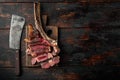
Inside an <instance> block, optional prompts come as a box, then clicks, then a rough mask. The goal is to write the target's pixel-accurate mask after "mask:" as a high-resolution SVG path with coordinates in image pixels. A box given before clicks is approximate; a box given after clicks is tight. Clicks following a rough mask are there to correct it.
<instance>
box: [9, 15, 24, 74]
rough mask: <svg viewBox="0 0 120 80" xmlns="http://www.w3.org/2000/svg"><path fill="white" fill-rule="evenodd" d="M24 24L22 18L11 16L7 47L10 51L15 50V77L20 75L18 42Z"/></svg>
mask: <svg viewBox="0 0 120 80" xmlns="http://www.w3.org/2000/svg"><path fill="white" fill-rule="evenodd" d="M24 24H25V18H24V17H21V16H18V15H12V19H11V24H10V34H9V47H10V48H11V49H14V50H16V55H15V61H16V62H15V72H16V75H17V76H19V75H20V40H21V33H22V30H23V26H24Z"/></svg>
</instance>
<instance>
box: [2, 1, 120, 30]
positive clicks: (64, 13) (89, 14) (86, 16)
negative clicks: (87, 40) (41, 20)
mask: <svg viewBox="0 0 120 80" xmlns="http://www.w3.org/2000/svg"><path fill="white" fill-rule="evenodd" d="M119 4H120V3H110V4H101V5H81V4H80V3H42V4H41V7H42V9H41V14H47V15H48V18H49V21H48V22H49V23H48V24H49V25H55V26H58V27H60V28H66V27H88V26H89V25H91V26H94V25H92V24H96V26H97V25H101V26H108V27H109V26H120V6H119ZM11 14H17V15H20V16H23V17H25V19H26V24H27V23H32V24H34V22H33V4H32V3H26V5H24V3H4V4H3V3H1V4H0V21H1V22H0V23H1V24H2V25H1V27H2V28H3V27H9V23H10V19H11ZM101 26H99V27H101ZM94 27H95V26H94Z"/></svg>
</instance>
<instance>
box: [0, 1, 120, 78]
mask: <svg viewBox="0 0 120 80" xmlns="http://www.w3.org/2000/svg"><path fill="white" fill-rule="evenodd" d="M1 1H3V0H1ZM4 1H5V0H4ZM24 1H26V0H24ZM70 1H73V0H70ZM75 1H77V2H79V0H75ZM80 1H81V0H80ZM92 1H93V3H92ZM92 1H91V3H90V4H86V3H85V4H81V3H69V2H68V3H67V0H66V2H63V3H59V2H58V3H54V2H53V3H47V2H46V3H42V4H41V5H42V6H41V7H42V10H41V11H42V14H47V15H48V17H49V19H48V24H47V25H53V26H58V27H59V34H58V35H59V37H58V41H59V42H58V43H59V46H60V48H61V53H60V57H61V62H60V63H59V64H58V66H54V67H53V68H50V69H48V70H44V69H40V68H27V67H26V65H25V64H26V63H25V62H26V55H25V46H24V44H25V43H24V41H22V46H21V48H22V51H21V52H22V54H21V57H22V70H23V72H22V76H21V77H15V72H14V67H15V65H14V62H15V61H14V60H15V59H14V58H15V55H14V51H13V50H10V49H9V47H8V35H9V27H10V26H9V25H10V20H11V14H17V15H20V16H23V17H25V19H26V25H27V24H28V23H32V24H33V25H34V20H33V4H32V3H0V24H1V25H0V79H1V80H16V79H18V80H24V79H26V80H27V79H29V80H104V79H106V80H114V79H115V80H120V69H119V67H120V54H119V53H120V28H119V26H120V3H119V2H118V3H117V2H116V3H104V2H101V3H100V4H97V5H96V3H94V0H92ZM97 1H98V0H97ZM101 1H102V0H101ZM107 1H109V0H107ZM110 1H113V0H110ZM114 1H115V0H114ZM73 2H74V1H73ZM24 38H25V29H24V30H23V36H22V40H23V39H24ZM6 76H8V77H6Z"/></svg>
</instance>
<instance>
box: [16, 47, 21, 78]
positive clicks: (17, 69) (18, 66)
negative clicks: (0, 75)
mask: <svg viewBox="0 0 120 80" xmlns="http://www.w3.org/2000/svg"><path fill="white" fill-rule="evenodd" d="M15 74H16V75H17V76H20V50H19V49H17V50H16V55H15Z"/></svg>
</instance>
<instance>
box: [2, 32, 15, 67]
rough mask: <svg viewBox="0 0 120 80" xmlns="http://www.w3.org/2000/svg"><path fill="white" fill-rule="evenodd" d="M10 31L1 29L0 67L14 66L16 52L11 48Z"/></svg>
mask: <svg viewBox="0 0 120 80" xmlns="http://www.w3.org/2000/svg"><path fill="white" fill-rule="evenodd" d="M8 34H9V31H8V30H0V67H13V65H14V60H15V52H14V51H13V50H11V49H9V46H8V42H9V35H8Z"/></svg>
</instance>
